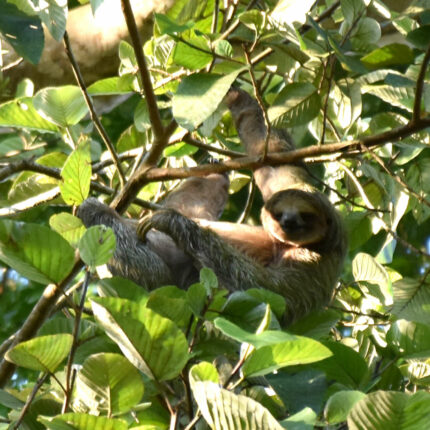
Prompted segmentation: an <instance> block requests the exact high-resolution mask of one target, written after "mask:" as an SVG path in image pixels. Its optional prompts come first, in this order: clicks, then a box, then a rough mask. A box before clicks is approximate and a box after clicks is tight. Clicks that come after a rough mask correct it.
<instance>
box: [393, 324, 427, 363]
mask: <svg viewBox="0 0 430 430" xmlns="http://www.w3.org/2000/svg"><path fill="white" fill-rule="evenodd" d="M387 342H388V343H389V346H390V349H392V350H393V351H394V352H395V353H396V354H397V355H399V356H401V357H407V358H428V357H429V356H430V327H429V326H428V325H424V324H420V323H414V322H410V321H406V320H398V321H396V322H395V323H394V324H392V325H391V327H390V330H388V333H387Z"/></svg>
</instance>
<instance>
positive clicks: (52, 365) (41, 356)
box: [5, 334, 73, 373]
mask: <svg viewBox="0 0 430 430" xmlns="http://www.w3.org/2000/svg"><path fill="white" fill-rule="evenodd" d="M72 342H73V336H72V335H70V334H53V335H49V336H40V337H36V338H34V339H31V340H28V341H26V342H22V343H19V344H18V345H16V346H15V347H14V348H12V349H11V350H10V351H8V352H7V353H6V355H5V357H6V359H7V360H8V361H11V362H12V363H15V364H16V365H18V366H21V367H25V368H27V369H33V370H39V371H41V372H50V373H54V372H55V371H56V370H57V367H58V366H59V365H60V364H61V362H62V361H63V360H64V359H65V358H66V357H67V355H68V354H69V352H70V348H71V347H72Z"/></svg>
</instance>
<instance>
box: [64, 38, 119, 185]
mask: <svg viewBox="0 0 430 430" xmlns="http://www.w3.org/2000/svg"><path fill="white" fill-rule="evenodd" d="M63 40H64V47H65V50H66V54H67V57H68V58H69V61H70V64H71V65H72V70H73V74H74V75H75V79H76V81H77V83H78V85H79V88H80V89H81V91H82V94H83V96H84V99H85V103H86V104H87V106H88V110H89V112H90V117H91V120H92V121H93V123H94V126H95V127H96V130H97V131H98V132H99V134H100V137H101V138H102V140H103V142H104V144H105V145H106V147H107V149H108V150H109V152H110V155H111V157H112V160H113V161H114V164H115V167H116V169H117V171H118V175H119V179H120V182H121V186H124V183H125V175H124V171H123V170H122V166H121V162H120V161H119V158H118V154H117V153H116V151H115V148H114V146H113V144H112V142H111V141H110V139H109V136H108V134H107V133H106V130H105V129H104V127H103V124H102V123H101V121H100V119H99V117H98V115H97V113H96V111H95V108H94V104H93V101H92V99H91V97H90V95H89V94H88V91H87V87H86V85H85V82H84V78H83V76H82V74H81V70H80V69H79V65H78V63H77V61H76V59H75V56H74V54H73V51H72V46H71V44H70V40H69V36H68V34H67V31H66V32H65V33H64V37H63Z"/></svg>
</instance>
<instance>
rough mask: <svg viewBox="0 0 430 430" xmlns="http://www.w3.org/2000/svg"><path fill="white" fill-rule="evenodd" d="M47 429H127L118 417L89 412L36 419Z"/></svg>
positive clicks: (125, 424)
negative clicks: (96, 414) (101, 415)
mask: <svg viewBox="0 0 430 430" xmlns="http://www.w3.org/2000/svg"><path fill="white" fill-rule="evenodd" d="M38 420H39V421H40V422H42V423H43V424H44V425H45V426H46V428H48V429H49V430H68V429H70V430H127V429H128V426H127V423H126V422H125V421H123V420H120V419H114V418H108V417H97V416H95V415H89V414H78V413H67V414H61V415H57V416H56V417H54V418H42V417H39V419H38Z"/></svg>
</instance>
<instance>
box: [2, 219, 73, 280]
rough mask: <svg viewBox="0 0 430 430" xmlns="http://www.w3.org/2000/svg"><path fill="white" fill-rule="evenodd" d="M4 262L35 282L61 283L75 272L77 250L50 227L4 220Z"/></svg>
mask: <svg viewBox="0 0 430 430" xmlns="http://www.w3.org/2000/svg"><path fill="white" fill-rule="evenodd" d="M0 260H2V261H3V262H4V263H6V264H7V265H8V266H10V267H12V268H13V269H15V270H16V271H17V272H19V273H20V274H21V275H22V276H25V277H26V278H28V279H31V280H33V281H36V282H40V283H41V284H49V283H51V282H55V283H58V282H60V281H61V280H63V279H64V278H65V277H66V276H67V275H68V274H69V272H70V270H71V269H72V267H73V264H74V251H73V248H72V247H71V246H70V245H69V244H68V243H67V241H66V240H65V239H63V238H62V237H61V236H60V235H59V234H58V233H56V232H55V231H52V230H51V229H49V228H47V227H44V226H42V225H38V224H24V223H14V222H10V221H9V222H7V221H0Z"/></svg>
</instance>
